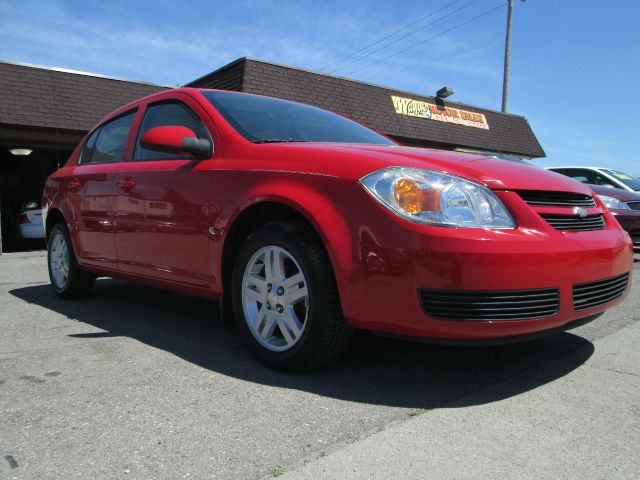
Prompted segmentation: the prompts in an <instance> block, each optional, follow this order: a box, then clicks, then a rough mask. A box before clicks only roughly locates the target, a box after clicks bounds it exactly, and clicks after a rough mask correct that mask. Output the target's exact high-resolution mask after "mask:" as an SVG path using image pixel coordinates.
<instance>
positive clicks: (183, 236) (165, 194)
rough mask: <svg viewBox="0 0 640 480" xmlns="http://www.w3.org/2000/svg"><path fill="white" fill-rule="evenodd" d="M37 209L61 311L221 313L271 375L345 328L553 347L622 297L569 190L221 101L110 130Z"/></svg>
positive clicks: (596, 214)
mask: <svg viewBox="0 0 640 480" xmlns="http://www.w3.org/2000/svg"><path fill="white" fill-rule="evenodd" d="M460 128H463V127H460ZM43 206H44V208H43V211H44V216H45V218H46V220H45V228H46V234H47V240H48V250H49V256H48V264H49V273H50V277H51V284H52V287H53V290H54V291H55V292H56V293H57V294H58V295H59V296H60V297H63V298H70V297H76V296H79V295H84V294H87V293H88V292H89V290H90V289H91V287H92V286H93V283H94V280H95V278H96V277H98V276H111V277H118V278H123V279H127V280H131V281H135V282H140V283H145V284H148V285H152V286H156V287H162V288H167V289H170V290H174V291H177V292H183V293H188V294H192V295H198V296H202V297H208V298H214V299H219V300H220V304H221V305H223V307H224V311H225V315H233V317H234V318H235V321H236V323H237V326H238V328H239V330H240V332H241V333H242V335H243V337H244V338H245V340H246V342H247V344H248V346H249V348H250V349H251V351H252V352H253V353H254V354H255V355H256V356H257V357H258V358H259V359H260V360H261V361H263V362H264V363H266V364H268V365H270V366H272V367H275V368H280V369H286V370H299V369H305V368H311V367H314V366H318V365H321V364H324V363H326V362H327V361H329V360H331V359H332V358H334V357H335V356H336V355H338V354H339V353H340V352H342V351H343V350H344V349H345V348H346V346H347V344H348V342H349V339H350V336H351V332H352V330H353V329H366V330H372V331H376V332H382V333H386V334H390V335H396V336H413V337H421V338H422V339H428V340H432V341H433V340H435V341H447V342H453V343H463V342H468V343H482V342H485V343H490V342H495V341H515V340H523V339H529V338H534V337H536V336H539V335H541V334H544V333H551V332H557V331H561V330H566V329H568V328H571V327H573V326H575V325H578V324H581V323H584V322H586V321H588V320H591V319H593V318H595V317H596V316H598V315H599V314H601V313H602V312H603V311H604V310H605V309H607V308H609V307H611V306H612V305H614V304H616V303H617V302H619V301H620V300H621V299H622V298H623V297H624V296H625V295H626V294H627V291H628V288H629V281H630V275H631V263H632V256H633V251H632V243H631V240H630V238H629V236H628V235H627V234H626V233H625V232H624V231H623V230H622V229H621V228H620V225H619V224H618V223H617V222H616V221H615V219H614V218H613V217H612V215H611V213H610V212H609V211H608V210H607V209H606V208H605V207H604V205H603V204H602V202H601V201H600V200H599V199H598V198H594V197H593V196H592V194H591V191H590V189H589V188H588V187H586V186H584V185H581V184H580V183H578V182H575V181H573V180H571V179H569V178H565V177H562V176H560V175H557V174H555V173H552V172H547V171H544V170H541V169H537V168H532V167H529V166H527V165H520V164H515V163H513V162H508V161H503V160H499V159H490V158H486V157H482V156H477V155H467V154H461V153H454V152H447V151H438V150H427V149H421V148H408V147H402V146H400V145H397V144H396V143H395V142H393V141H391V140H389V139H388V138H386V137H384V136H382V135H379V134H378V133H375V132H373V131H371V130H369V129H368V128H365V127H364V126H362V125H360V124H358V123H355V122H353V121H351V120H348V119H346V118H344V117H341V116H338V115H335V114H333V113H330V112H327V111H324V110H321V109H318V108H314V107H310V106H307V105H302V104H298V103H293V102H287V101H283V100H277V99H274V98H268V97H262V96H257V95H249V94H243V93H235V92H226V91H214V90H197V89H189V88H180V89H175V90H171V91H167V92H162V93H159V94H156V95H152V96H150V97H147V98H145V99H143V100H140V101H137V102H134V103H131V104H129V105H127V106H125V107H122V108H120V109H119V110H117V111H116V112H114V113H112V114H111V115H109V116H107V117H106V118H105V119H104V120H103V121H102V122H100V124H99V125H98V126H96V127H95V128H94V129H93V130H92V131H91V132H90V133H89V134H88V135H87V136H86V138H85V139H84V140H83V141H82V142H81V143H80V145H79V146H78V147H77V148H76V150H75V152H74V153H73V154H72V156H71V157H70V159H69V161H68V162H67V163H66V165H65V166H64V167H63V168H61V169H60V170H58V171H57V172H55V173H54V174H52V175H51V177H50V178H49V179H48V181H47V184H46V188H45V193H44V202H43ZM149 308H153V306H152V305H150V306H149Z"/></svg>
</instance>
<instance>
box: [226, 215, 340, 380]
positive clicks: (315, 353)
mask: <svg viewBox="0 0 640 480" xmlns="http://www.w3.org/2000/svg"><path fill="white" fill-rule="evenodd" d="M232 297H233V307H234V316H235V319H236V324H237V326H238V328H239V330H240V331H241V332H242V334H243V336H244V338H245V340H246V342H247V344H248V346H249V348H250V349H251V351H252V353H253V354H254V355H255V356H256V357H257V358H258V359H259V360H261V361H262V362H263V363H265V364H267V365H269V366H271V367H273V368H277V369H280V370H305V369H309V368H313V367H317V366H320V365H322V364H325V363H327V362H329V361H330V360H332V359H333V358H335V357H336V356H337V355H338V354H340V353H341V352H342V351H344V350H345V348H346V347H347V345H348V343H349V339H350V337H351V328H350V327H349V325H348V324H347V323H346V322H345V321H344V319H343V317H342V311H341V309H340V301H339V297H338V291H337V287H336V283H335V278H334V275H333V270H332V268H331V264H330V263H329V259H328V257H327V254H326V252H325V250H324V247H323V245H322V244H321V242H320V241H319V240H318V239H317V238H316V237H315V235H314V234H313V233H312V232H310V231H309V229H308V228H306V227H305V226H304V225H300V224H296V223H289V222H287V223H273V224H268V225H265V226H263V227H261V228H259V229H258V230H256V231H255V232H254V233H253V234H252V235H251V236H250V237H249V238H248V239H247V241H246V242H245V244H244V245H243V246H242V248H241V250H240V253H239V255H238V259H237V262H236V265H235V268H234V272H233V279H232Z"/></svg>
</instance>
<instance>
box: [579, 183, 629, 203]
mask: <svg viewBox="0 0 640 480" xmlns="http://www.w3.org/2000/svg"><path fill="white" fill-rule="evenodd" d="M587 186H588V187H589V188H590V189H591V190H593V191H594V192H595V193H597V194H598V195H606V196H608V197H613V198H615V199H617V200H620V201H621V202H638V201H640V193H633V192H628V191H627V190H621V189H619V188H612V187H603V186H602V185H589V184H588V185H587Z"/></svg>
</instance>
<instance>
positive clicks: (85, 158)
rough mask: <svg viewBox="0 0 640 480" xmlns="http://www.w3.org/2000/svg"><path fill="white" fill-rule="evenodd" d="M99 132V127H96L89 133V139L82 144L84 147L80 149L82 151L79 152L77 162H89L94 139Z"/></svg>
mask: <svg viewBox="0 0 640 480" xmlns="http://www.w3.org/2000/svg"><path fill="white" fill-rule="evenodd" d="M99 134H100V128H96V129H95V130H94V131H93V133H92V134H91V136H90V137H89V139H88V140H87V143H85V144H84V148H83V149H82V152H81V153H80V160H79V161H78V163H81V164H82V163H91V157H92V155H93V149H94V147H95V145H96V139H97V138H98V135H99Z"/></svg>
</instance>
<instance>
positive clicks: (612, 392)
mask: <svg viewBox="0 0 640 480" xmlns="http://www.w3.org/2000/svg"><path fill="white" fill-rule="evenodd" d="M634 316H637V312H634ZM639 345H640V323H634V324H632V325H630V326H628V327H626V328H624V329H622V330H620V331H618V332H616V333H613V334H611V335H609V336H607V337H604V338H601V339H598V340H597V341H595V342H594V346H595V353H594V354H593V355H592V356H591V357H590V358H589V360H588V361H587V362H586V363H585V364H583V365H582V366H580V368H577V369H573V370H572V371H571V372H570V373H568V374H567V375H565V376H562V377H560V378H558V379H556V380H554V381H552V382H550V383H546V384H544V382H540V383H541V384H543V386H541V387H539V388H536V389H531V390H523V392H524V393H521V394H519V395H515V396H509V395H505V392H503V391H502V390H504V389H505V388H509V389H512V388H513V385H509V386H508V387H506V384H505V383H504V382H500V383H498V384H496V385H493V386H491V387H489V388H486V389H484V390H481V391H478V392H475V393H473V394H472V395H470V396H467V397H463V398H461V399H458V400H457V401H454V402H452V403H451V404H450V405H448V406H447V407H446V408H441V409H435V410H430V411H427V412H425V413H422V414H421V412H414V414H415V417H414V418H412V419H410V420H408V421H406V422H403V423H399V424H395V425H394V426H391V427H389V428H387V429H385V430H383V431H380V432H378V433H376V434H374V435H371V436H369V437H367V438H364V439H362V440H360V441H357V442H355V443H352V444H350V445H347V446H345V447H344V448H341V449H338V450H335V451H333V452H332V453H329V454H328V455H326V456H324V457H322V458H319V459H315V460H311V461H309V463H306V464H303V465H302V466H300V467H299V468H297V469H296V468H295V467H293V466H292V467H289V469H288V471H287V472H286V473H285V475H284V476H283V477H281V478H285V479H287V480H292V479H318V478H322V479H343V480H346V479H392V478H401V479H414V478H415V479H425V478H434V479H439V478H457V479H459V478H482V479H489V478H496V479H505V478H518V479H524V478H531V479H534V478H536V479H539V478H616V479H620V478H629V479H631V478H635V479H637V478H640V455H639V452H640V349H639V348H638V346H639ZM576 355H579V352H574V353H573V354H570V355H568V356H567V357H565V358H563V359H562V360H563V361H565V362H567V363H568V366H569V364H572V362H573V360H572V357H575V356H576ZM537 375H543V373H542V369H541V368H540V369H535V368H534V369H532V370H529V371H527V372H525V373H524V374H523V375H522V381H523V382H524V381H528V382H531V378H530V377H531V376H537ZM496 398H503V400H498V401H495V399H496Z"/></svg>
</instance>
